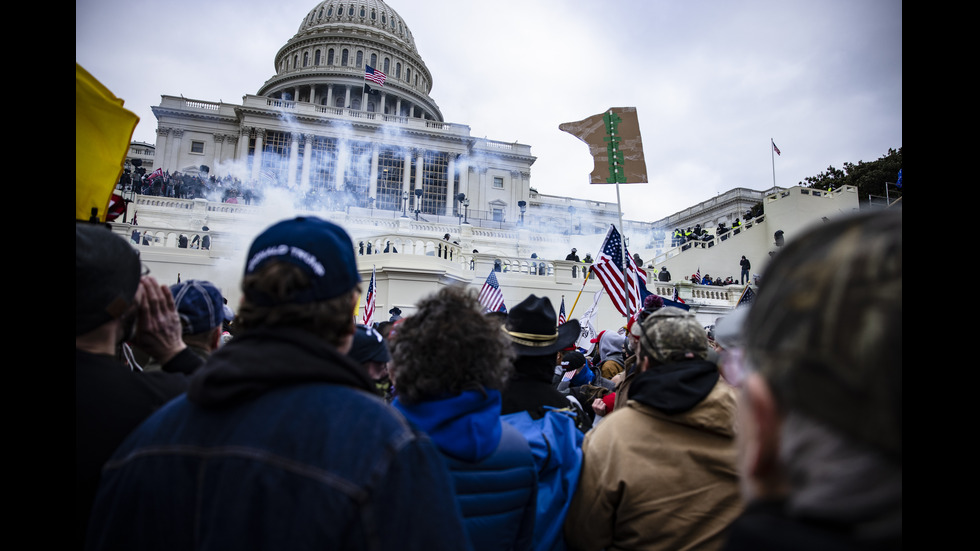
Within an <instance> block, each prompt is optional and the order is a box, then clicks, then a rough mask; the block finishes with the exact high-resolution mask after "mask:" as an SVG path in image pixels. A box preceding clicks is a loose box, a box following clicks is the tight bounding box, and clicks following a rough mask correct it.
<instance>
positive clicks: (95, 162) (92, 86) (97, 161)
mask: <svg viewBox="0 0 980 551" xmlns="http://www.w3.org/2000/svg"><path fill="white" fill-rule="evenodd" d="M139 120H140V119H139V117H137V116H136V114H134V113H133V112H131V111H129V110H127V109H125V108H123V100H121V99H119V98H117V97H116V96H115V95H113V93H112V92H110V91H109V90H108V89H107V88H106V87H105V86H103V85H102V83H101V82H99V81H98V80H96V79H95V77H93V76H92V75H91V74H89V72H88V71H86V70H85V69H83V68H82V66H81V65H79V64H78V63H76V64H75V219H76V220H88V219H89V218H91V216H92V209H93V208H95V209H98V210H97V213H98V217H99V221H100V222H105V217H106V210H107V209H108V207H109V199H110V198H111V197H112V190H113V189H115V187H116V183H117V182H118V181H119V176H120V175H121V174H122V170H123V164H125V162H126V151H127V150H129V141H130V139H131V138H132V137H133V131H134V130H136V123H138V122H139Z"/></svg>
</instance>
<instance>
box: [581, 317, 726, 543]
mask: <svg viewBox="0 0 980 551" xmlns="http://www.w3.org/2000/svg"><path fill="white" fill-rule="evenodd" d="M638 327H639V331H640V345H639V352H638V359H637V368H638V370H639V373H640V374H639V375H638V376H637V378H636V380H635V381H633V383H632V384H631V385H630V389H629V401H628V402H627V403H626V404H625V406H624V407H622V408H617V409H616V411H615V413H614V414H613V415H610V416H609V417H608V418H607V419H605V420H603V421H602V423H601V424H599V426H597V427H596V428H595V429H594V430H593V431H591V432H589V433H588V434H586V436H585V440H584V442H583V443H582V453H583V459H582V474H581V478H580V480H579V486H578V488H577V489H576V491H575V495H574V497H573V498H572V503H571V506H570V507H569V510H568V515H567V516H566V518H565V541H566V542H567V543H568V545H569V547H570V548H571V549H581V550H590V551H595V550H600V549H664V550H674V549H719V548H720V547H721V546H722V545H723V544H724V541H725V537H726V535H727V528H728V526H729V525H730V524H731V522H732V521H733V520H734V519H735V518H736V517H737V516H738V515H739V514H740V513H741V511H742V501H741V497H740V495H739V485H738V482H739V480H738V474H737V470H736V448H735V413H736V409H735V392H734V390H733V389H732V388H731V387H730V386H729V385H728V384H726V383H724V382H723V381H720V377H719V374H718V368H717V366H715V365H714V364H712V363H710V362H707V361H705V357H706V355H707V348H708V343H707V337H706V336H705V333H704V328H703V327H702V326H701V324H700V323H698V321H697V319H696V318H695V317H694V315H693V314H691V313H689V312H687V311H685V310H682V309H680V308H672V307H666V308H661V309H659V310H656V311H655V312H653V313H652V314H650V315H649V316H647V317H646V319H644V320H643V321H642V322H641V323H640V324H639V326H638Z"/></svg>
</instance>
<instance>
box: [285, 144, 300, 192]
mask: <svg viewBox="0 0 980 551" xmlns="http://www.w3.org/2000/svg"><path fill="white" fill-rule="evenodd" d="M299 138H300V134H299V133H297V132H290V133H289V168H288V170H289V173H288V175H287V177H286V185H287V186H289V187H290V188H295V187H296V168H297V166H298V165H299Z"/></svg>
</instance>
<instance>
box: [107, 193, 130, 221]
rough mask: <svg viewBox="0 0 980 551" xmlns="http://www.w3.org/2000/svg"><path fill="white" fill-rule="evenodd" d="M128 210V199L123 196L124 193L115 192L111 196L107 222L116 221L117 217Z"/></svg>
mask: <svg viewBox="0 0 980 551" xmlns="http://www.w3.org/2000/svg"><path fill="white" fill-rule="evenodd" d="M125 212H126V200H125V199H123V198H122V195H119V194H118V193H113V194H112V196H111V197H109V207H108V208H107V209H106V212H105V220H106V222H114V221H115V220H116V218H119V217H120V216H122V215H123V214H124V213H125Z"/></svg>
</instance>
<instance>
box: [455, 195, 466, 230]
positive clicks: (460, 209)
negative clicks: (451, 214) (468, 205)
mask: <svg viewBox="0 0 980 551" xmlns="http://www.w3.org/2000/svg"><path fill="white" fill-rule="evenodd" d="M465 199H466V194H465V193H457V194H456V202H457V203H459V206H458V207H456V216H457V217H458V218H459V223H460V224H462V223H463V201H464V200H465Z"/></svg>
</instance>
